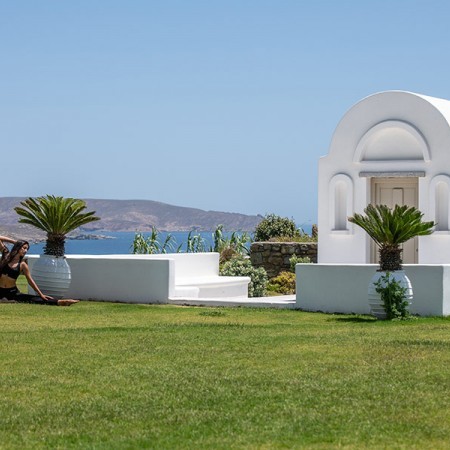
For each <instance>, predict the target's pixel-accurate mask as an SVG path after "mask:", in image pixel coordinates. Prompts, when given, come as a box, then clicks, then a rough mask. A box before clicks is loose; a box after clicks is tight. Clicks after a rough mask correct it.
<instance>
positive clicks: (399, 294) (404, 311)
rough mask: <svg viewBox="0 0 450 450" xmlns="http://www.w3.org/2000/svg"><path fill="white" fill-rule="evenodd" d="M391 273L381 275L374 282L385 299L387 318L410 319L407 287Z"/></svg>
mask: <svg viewBox="0 0 450 450" xmlns="http://www.w3.org/2000/svg"><path fill="white" fill-rule="evenodd" d="M390 275H391V274H390V273H389V272H386V275H384V276H382V277H380V279H379V280H378V281H377V282H376V283H374V285H375V290H376V291H377V292H378V293H379V294H380V296H381V300H382V301H383V306H384V310H385V311H386V319H387V320H392V319H408V318H409V317H410V315H409V310H408V306H409V303H408V300H406V291H407V289H406V288H405V287H403V286H402V285H401V284H400V282H399V281H397V280H396V279H395V278H391V277H390Z"/></svg>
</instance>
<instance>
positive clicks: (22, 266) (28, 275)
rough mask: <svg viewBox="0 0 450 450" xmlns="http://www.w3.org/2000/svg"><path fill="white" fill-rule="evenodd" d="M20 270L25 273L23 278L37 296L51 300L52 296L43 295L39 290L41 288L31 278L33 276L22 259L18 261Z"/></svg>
mask: <svg viewBox="0 0 450 450" xmlns="http://www.w3.org/2000/svg"><path fill="white" fill-rule="evenodd" d="M20 271H21V273H23V274H24V275H25V278H26V279H27V281H28V284H29V285H30V286H31V288H32V289H33V291H34V292H36V294H37V295H39V297H41V298H42V300H52V299H53V297H50V296H49V295H45V294H43V293H42V292H41V290H40V289H39V288H38V285H37V284H36V282H35V281H34V280H33V277H32V276H31V273H30V269H29V268H28V264H27V263H26V262H24V261H22V262H21V263H20Z"/></svg>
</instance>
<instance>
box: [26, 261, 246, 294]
mask: <svg viewBox="0 0 450 450" xmlns="http://www.w3.org/2000/svg"><path fill="white" fill-rule="evenodd" d="M38 258H39V256H38V255H29V256H28V260H29V265H30V269H31V272H32V273H33V264H34V262H35V261H36V260H37V259H38ZM66 258H67V261H68V263H69V265H70V268H71V273H72V282H71V285H70V288H69V292H68V293H67V296H68V297H72V298H77V299H84V300H98V301H120V302H126V303H166V302H167V301H168V299H169V298H174V297H189V298H198V297H200V298H201V297H216V298H224V297H225V298H227V297H232V298H235V297H236V298H247V297H248V283H249V282H250V278H248V277H221V276H219V254H218V253H210V252H208V253H173V254H158V255H67V256H66Z"/></svg>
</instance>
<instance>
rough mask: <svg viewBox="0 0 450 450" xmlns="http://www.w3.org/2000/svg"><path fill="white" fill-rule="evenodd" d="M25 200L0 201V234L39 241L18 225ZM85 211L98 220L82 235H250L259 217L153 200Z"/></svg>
mask: <svg viewBox="0 0 450 450" xmlns="http://www.w3.org/2000/svg"><path fill="white" fill-rule="evenodd" d="M22 200H24V197H0V232H2V233H6V234H10V235H11V234H12V235H14V236H21V235H22V236H24V237H27V238H28V239H30V240H31V239H34V238H42V234H41V233H39V232H38V231H36V230H34V229H33V228H32V227H29V226H27V225H21V224H18V223H17V220H18V218H19V216H18V215H17V213H16V212H15V211H14V207H15V206H18V205H19V203H20V202H21V201H22ZM85 201H86V203H87V209H88V210H89V211H92V210H93V211H96V215H97V216H99V217H100V218H101V220H100V221H98V222H93V223H92V224H89V225H87V226H86V227H85V228H84V231H97V230H106V231H150V230H151V229H152V226H155V227H156V228H157V229H158V230H160V231H191V230H195V231H212V230H215V229H216V227H217V225H220V224H222V225H223V226H224V230H226V231H253V230H254V229H255V227H256V225H257V224H258V223H259V222H260V221H261V219H262V217H261V216H259V215H257V216H251V215H246V214H238V213H228V212H220V211H204V210H201V209H196V208H186V207H182V206H173V205H168V204H166V203H161V202H155V201H152V200H100V199H85Z"/></svg>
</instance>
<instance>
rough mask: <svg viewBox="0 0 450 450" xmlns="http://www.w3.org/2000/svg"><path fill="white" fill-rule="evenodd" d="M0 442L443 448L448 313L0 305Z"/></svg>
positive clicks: (448, 443) (448, 428)
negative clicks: (386, 316) (401, 316)
mask: <svg viewBox="0 0 450 450" xmlns="http://www.w3.org/2000/svg"><path fill="white" fill-rule="evenodd" d="M0 330H1V331H0V332H1V339H0V346H1V360H0V361H1V363H0V364H1V365H0V380H1V391H0V448H1V449H10V448H16V449H44V448H45V449H47V448H51V449H56V448H61V449H71V448H79V449H139V448H158V449H174V448H175V449H176V448H185V449H207V448H214V449H216V448H218V449H229V448H245V449H272V448H314V449H327V448H336V447H342V448H348V449H361V448H380V449H381V448H383V449H385V448H395V449H397V448H404V449H411V448H417V449H427V448H429V449H439V448H442V449H444V448H449V447H450V396H449V388H450V319H442V318H436V319H431V318H430V319H416V320H412V321H407V322H377V321H375V320H373V319H372V318H371V317H368V316H347V315H325V314H313V313H305V312H299V311H289V310H269V309H245V308H235V309H231V308H230V309H227V308H223V309H222V308H193V307H192V308H187V307H172V306H145V305H126V304H112V303H94V302H82V303H80V304H77V305H75V306H72V307H70V308H63V307H51V306H39V305H27V304H0Z"/></svg>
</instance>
